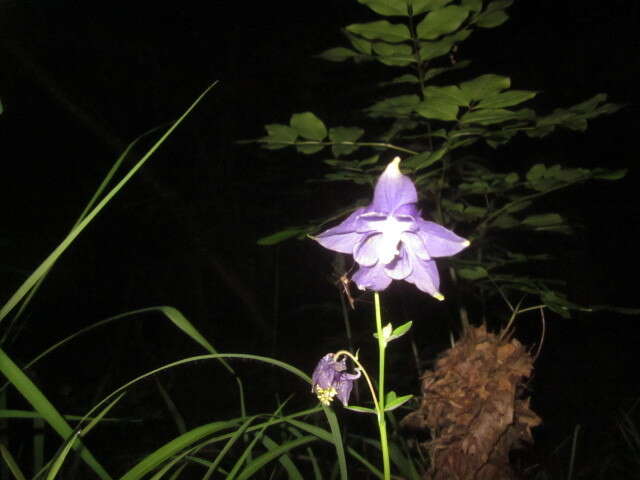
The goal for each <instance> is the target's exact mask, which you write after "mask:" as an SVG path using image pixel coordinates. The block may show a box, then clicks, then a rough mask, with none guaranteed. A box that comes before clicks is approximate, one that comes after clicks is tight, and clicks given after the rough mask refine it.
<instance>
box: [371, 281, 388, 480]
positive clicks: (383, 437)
mask: <svg viewBox="0 0 640 480" xmlns="http://www.w3.org/2000/svg"><path fill="white" fill-rule="evenodd" d="M373 298H374V303H375V312H376V332H377V333H378V356H379V363H378V405H377V410H378V430H380V451H381V452H382V467H383V471H384V480H390V478H391V466H390V465H389V445H388V442H387V425H386V422H385V417H384V407H385V404H384V402H385V398H384V397H385V394H384V357H385V349H386V348H387V340H386V338H384V335H383V333H382V314H381V312H380V295H379V294H378V292H374V294H373Z"/></svg>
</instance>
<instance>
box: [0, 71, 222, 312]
mask: <svg viewBox="0 0 640 480" xmlns="http://www.w3.org/2000/svg"><path fill="white" fill-rule="evenodd" d="M216 83H217V82H215V83H213V84H212V85H210V86H209V87H208V88H207V89H206V90H205V91H204V92H203V93H202V94H200V96H199V97H198V98H197V99H196V100H195V102H193V103H192V104H191V105H190V106H189V108H187V110H186V111H185V112H184V113H183V114H182V115H181V116H180V117H179V118H178V119H177V120H176V121H175V122H174V123H173V124H172V125H171V127H169V129H168V130H167V131H166V132H165V133H164V134H163V135H162V136H161V137H160V139H158V141H156V143H155V144H154V145H153V146H152V147H151V148H150V149H149V150H148V151H147V153H145V154H144V155H143V157H142V158H141V159H140V160H139V161H138V162H137V163H136V164H135V165H134V166H133V167H132V168H131V170H129V172H127V174H126V175H125V176H124V177H123V178H122V180H120V181H119V182H118V183H117V184H116V186H115V187H113V188H112V189H111V190H110V191H109V193H107V194H106V195H105V196H104V197H103V198H102V200H100V201H99V202H98V204H97V205H96V206H95V207H94V208H93V209H92V210H91V211H90V212H88V213H87V215H86V216H85V217H84V218H83V219H82V220H81V221H80V222H79V223H78V225H77V226H76V227H75V228H73V229H72V230H71V231H70V232H69V233H68V234H67V236H66V237H65V238H64V239H63V240H62V242H60V244H59V245H58V246H57V247H56V248H55V249H54V250H53V252H51V253H50V254H49V256H48V257H47V258H46V259H45V260H44V261H43V262H42V263H41V264H40V265H39V266H38V267H37V268H36V269H35V270H34V271H33V273H31V275H29V277H28V278H27V279H26V280H25V281H24V282H23V283H22V285H21V286H20V287H19V288H18V289H17V290H16V291H15V293H14V294H13V295H12V296H11V297H10V298H9V300H8V301H7V303H5V304H4V305H3V306H2V308H0V322H2V320H3V319H4V318H5V317H6V316H7V314H8V313H9V312H10V311H11V310H13V308H14V307H15V306H16V305H17V304H18V302H20V300H22V299H23V298H24V297H25V295H27V294H28V293H29V291H30V290H31V289H32V288H33V286H34V285H35V284H36V282H38V280H39V279H40V278H42V277H43V276H44V275H45V274H46V273H47V271H48V270H49V269H50V268H51V267H52V266H53V264H54V263H55V262H56V260H57V259H58V258H59V257H60V256H61V255H62V254H63V253H64V252H65V250H66V249H67V248H69V246H70V245H71V244H72V243H73V241H74V240H75V239H76V238H77V237H78V235H80V233H82V231H83V230H84V229H85V228H86V227H87V225H89V224H90V223H91V221H92V220H93V219H94V218H95V217H96V216H97V215H98V213H100V212H101V211H102V209H103V208H104V207H105V206H106V205H107V204H108V203H109V202H110V201H111V199H112V198H113V197H114V196H115V195H116V194H117V193H118V192H119V191H120V190H121V189H122V188H123V187H124V186H125V185H126V184H127V182H128V181H129V180H130V179H131V177H133V175H134V174H135V173H136V172H137V171H138V170H140V168H142V166H143V165H144V164H145V163H146V162H147V160H148V159H149V158H150V157H151V156H152V155H153V154H154V153H155V152H156V150H158V148H160V146H161V145H162V144H163V143H164V142H165V141H166V139H167V138H168V137H169V136H170V135H171V134H172V133H173V131H174V130H175V129H176V128H177V127H178V125H180V124H181V123H182V122H183V121H184V119H185V118H186V117H187V115H189V113H191V111H192V110H193V109H194V108H195V107H196V106H197V105H198V104H199V103H200V102H201V101H202V99H203V98H204V97H205V96H206V95H207V93H209V90H211V89H212V88H213V87H214V86H215V85H216Z"/></svg>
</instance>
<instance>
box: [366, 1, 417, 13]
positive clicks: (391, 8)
mask: <svg viewBox="0 0 640 480" xmlns="http://www.w3.org/2000/svg"><path fill="white" fill-rule="evenodd" d="M358 2H359V3H361V4H363V5H366V6H367V7H369V8H370V9H371V10H373V11H374V12H376V13H377V14H378V15H384V16H394V15H395V16H400V15H407V2H406V1H405V0H358Z"/></svg>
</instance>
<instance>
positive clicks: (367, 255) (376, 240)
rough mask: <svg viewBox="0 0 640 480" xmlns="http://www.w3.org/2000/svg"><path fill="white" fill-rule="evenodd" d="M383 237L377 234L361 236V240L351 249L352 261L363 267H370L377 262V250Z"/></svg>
mask: <svg viewBox="0 0 640 480" xmlns="http://www.w3.org/2000/svg"><path fill="white" fill-rule="evenodd" d="M382 240H383V236H382V235H381V234H379V233H377V234H373V235H369V236H365V235H363V236H362V239H361V240H360V242H358V244H357V245H356V246H355V248H354V249H353V259H354V260H355V261H356V262H358V264H359V265H361V266H363V267H371V266H373V265H375V264H376V263H377V262H378V250H379V248H380V242H381V241H382Z"/></svg>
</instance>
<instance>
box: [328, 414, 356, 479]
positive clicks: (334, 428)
mask: <svg viewBox="0 0 640 480" xmlns="http://www.w3.org/2000/svg"><path fill="white" fill-rule="evenodd" d="M322 410H324V414H325V416H326V417H327V421H328V422H329V427H330V428H331V436H332V437H333V441H332V443H333V444H334V446H335V447H336V455H337V456H338V468H339V470H340V479H341V480H347V478H348V476H349V475H348V473H347V459H346V457H345V454H344V445H343V444H342V432H341V431H340V425H339V424H338V418H337V417H336V414H335V412H334V411H333V410H331V409H330V408H329V407H325V406H324V405H323V407H322Z"/></svg>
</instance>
